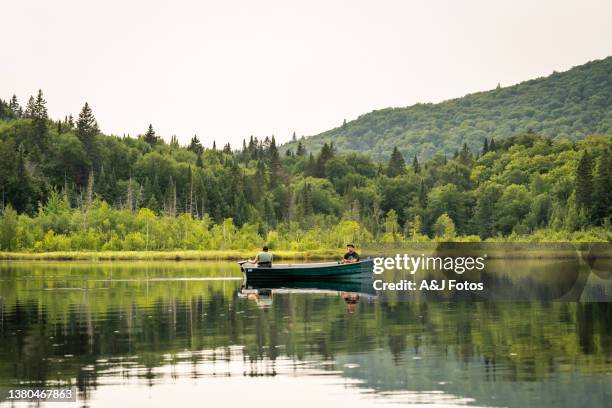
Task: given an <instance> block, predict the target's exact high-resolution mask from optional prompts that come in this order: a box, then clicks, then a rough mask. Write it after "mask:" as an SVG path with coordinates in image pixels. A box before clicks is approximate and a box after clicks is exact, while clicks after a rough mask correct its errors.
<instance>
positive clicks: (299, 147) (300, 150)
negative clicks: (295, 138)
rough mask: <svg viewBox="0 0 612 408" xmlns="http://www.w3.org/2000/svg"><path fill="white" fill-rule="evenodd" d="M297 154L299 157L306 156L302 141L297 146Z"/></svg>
mask: <svg viewBox="0 0 612 408" xmlns="http://www.w3.org/2000/svg"><path fill="white" fill-rule="evenodd" d="M295 155H296V156H299V157H303V156H306V149H305V148H304V145H303V144H302V141H299V142H298V145H297V148H296V150H295Z"/></svg>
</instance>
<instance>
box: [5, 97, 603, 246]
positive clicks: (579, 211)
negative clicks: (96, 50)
mask: <svg viewBox="0 0 612 408" xmlns="http://www.w3.org/2000/svg"><path fill="white" fill-rule="evenodd" d="M611 152H612V140H611V137H610V136H602V135H600V136H591V137H588V138H586V139H585V140H582V141H578V142H576V141H571V140H564V139H562V140H553V138H549V137H546V136H543V135H539V134H536V133H534V132H531V131H530V132H525V133H520V134H517V135H514V136H512V137H510V138H506V139H503V140H499V141H498V140H497V139H494V138H488V137H483V138H482V140H481V141H480V147H479V148H478V149H473V148H470V147H469V146H468V145H467V144H465V143H464V144H463V146H462V147H461V149H459V150H458V151H456V152H454V153H453V154H452V155H445V154H443V153H440V154H436V155H434V156H433V157H432V158H431V159H429V160H427V161H419V159H418V158H417V157H413V158H412V160H408V162H406V158H405V156H404V155H402V154H401V153H400V151H399V150H398V148H395V149H393V151H392V152H391V154H390V155H389V157H387V158H386V161H385V162H384V163H381V162H375V161H373V160H372V159H371V158H369V157H368V156H367V155H363V154H358V153H346V152H342V151H339V150H338V149H336V147H335V145H334V144H324V145H323V146H322V148H321V149H320V150H319V151H307V149H306V148H304V146H303V145H302V144H301V143H298V148H297V149H296V150H295V151H292V150H291V149H287V150H285V151H282V152H281V151H279V147H278V146H277V144H276V141H275V139H274V137H271V138H268V137H266V138H264V139H263V140H259V139H257V138H254V137H251V138H250V139H249V140H245V141H243V146H241V148H240V149H233V148H232V147H231V146H229V144H228V145H226V146H224V147H223V148H221V149H217V148H216V146H214V145H213V148H210V149H207V148H204V147H203V146H202V143H201V142H200V140H199V139H198V137H197V136H194V137H193V138H192V139H191V141H190V143H189V144H188V145H187V146H181V145H180V144H179V143H178V141H177V138H176V137H172V139H171V140H170V141H169V142H166V141H164V140H163V139H162V138H160V137H159V136H158V135H157V134H156V133H155V130H154V128H153V126H151V125H149V126H148V129H146V131H145V132H144V133H143V134H142V135H139V136H138V137H133V138H132V137H117V136H106V135H103V134H101V133H100V131H99V128H98V124H97V122H96V119H95V116H94V112H93V110H92V108H91V107H90V106H89V105H88V104H85V105H84V106H83V108H82V110H81V112H80V113H79V115H78V117H77V118H73V117H72V116H68V117H65V118H64V119H61V120H52V119H50V118H49V117H48V114H47V107H46V101H45V99H44V95H43V93H42V91H39V92H38V95H37V96H36V97H31V98H30V100H29V101H28V102H27V104H26V106H25V107H22V106H21V105H20V104H19V101H17V99H16V98H15V97H13V98H11V99H10V100H9V101H0V189H1V190H2V191H1V193H2V202H1V207H0V210H1V213H2V218H1V220H0V248H1V249H4V250H25V251H29V250H36V251H50V250H63V251H68V250H170V249H232V248H241V249H242V248H252V247H254V246H256V245H260V244H262V243H264V242H267V243H268V244H269V245H271V246H272V247H273V248H275V249H292V250H310V249H317V248H325V247H333V248H338V247H340V246H342V244H343V243H345V242H346V241H347V240H351V241H356V242H357V243H366V242H401V241H422V240H427V239H438V240H481V239H497V240H503V239H509V240H512V239H535V240H552V241H563V240H583V241H601V240H603V241H609V240H610V238H611V237H612V230H611V227H610V216H611V214H610V210H611V208H612V195H611V193H612V154H611Z"/></svg>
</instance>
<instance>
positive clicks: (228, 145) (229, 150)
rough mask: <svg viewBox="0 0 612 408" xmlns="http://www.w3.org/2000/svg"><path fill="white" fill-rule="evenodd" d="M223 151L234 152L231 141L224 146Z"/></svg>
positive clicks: (226, 152)
mask: <svg viewBox="0 0 612 408" xmlns="http://www.w3.org/2000/svg"><path fill="white" fill-rule="evenodd" d="M223 153H225V154H232V146H230V144H229V142H227V144H226V145H225V146H223Z"/></svg>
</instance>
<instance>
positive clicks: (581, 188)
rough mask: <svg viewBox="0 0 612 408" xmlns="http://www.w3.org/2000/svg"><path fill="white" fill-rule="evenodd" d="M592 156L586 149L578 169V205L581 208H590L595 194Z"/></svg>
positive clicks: (576, 188)
mask: <svg viewBox="0 0 612 408" xmlns="http://www.w3.org/2000/svg"><path fill="white" fill-rule="evenodd" d="M592 167H593V166H592V162H591V156H590V155H589V152H588V151H585V152H584V153H583V154H582V157H581V158H580V162H579V163H578V168H577V169H576V187H575V191H576V205H577V207H578V208H579V209H581V208H584V209H586V210H590V209H591V207H592V204H593V202H592V196H593V169H592Z"/></svg>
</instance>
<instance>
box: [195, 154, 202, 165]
mask: <svg viewBox="0 0 612 408" xmlns="http://www.w3.org/2000/svg"><path fill="white" fill-rule="evenodd" d="M196 166H197V167H199V168H202V167H204V162H203V161H202V155H201V154H199V155H198V158H197V159H196Z"/></svg>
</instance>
